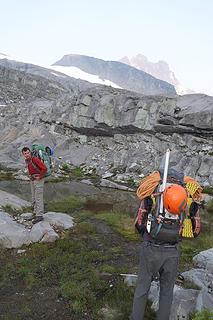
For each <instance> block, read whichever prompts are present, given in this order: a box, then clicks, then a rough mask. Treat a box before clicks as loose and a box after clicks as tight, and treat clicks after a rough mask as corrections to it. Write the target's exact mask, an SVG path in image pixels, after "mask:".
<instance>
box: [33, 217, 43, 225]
mask: <svg viewBox="0 0 213 320" xmlns="http://www.w3.org/2000/svg"><path fill="white" fill-rule="evenodd" d="M43 220H44V218H43V216H36V217H35V218H33V220H32V223H33V224H35V223H38V222H40V221H43Z"/></svg>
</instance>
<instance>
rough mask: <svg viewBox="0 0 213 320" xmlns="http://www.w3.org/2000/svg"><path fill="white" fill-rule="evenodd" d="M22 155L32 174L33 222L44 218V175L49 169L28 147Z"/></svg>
mask: <svg viewBox="0 0 213 320" xmlns="http://www.w3.org/2000/svg"><path fill="white" fill-rule="evenodd" d="M22 155H23V156H24V158H25V163H26V166H27V169H28V173H29V176H30V185H31V193H32V205H33V213H34V216H35V217H34V219H33V223H37V222H39V221H42V220H43V214H44V200H43V195H44V175H45V173H46V171H47V167H46V166H45V164H44V163H43V162H42V161H41V160H40V159H39V158H36V157H33V156H32V154H31V151H30V149H29V148H28V147H24V148H23V149H22Z"/></svg>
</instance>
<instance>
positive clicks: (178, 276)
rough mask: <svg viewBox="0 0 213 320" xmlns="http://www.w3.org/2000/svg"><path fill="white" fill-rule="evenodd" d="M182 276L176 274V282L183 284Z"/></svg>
mask: <svg viewBox="0 0 213 320" xmlns="http://www.w3.org/2000/svg"><path fill="white" fill-rule="evenodd" d="M184 280H185V279H184V276H183V275H182V274H181V273H178V275H177V278H176V282H179V283H183V282H184Z"/></svg>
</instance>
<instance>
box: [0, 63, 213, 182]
mask: <svg viewBox="0 0 213 320" xmlns="http://www.w3.org/2000/svg"><path fill="white" fill-rule="evenodd" d="M23 68H24V66H23ZM27 70H28V72H25V71H19V70H18V69H17V68H15V69H14V68H11V67H5V66H1V64H0V105H1V106H0V129H1V130H0V139H1V144H0V150H1V152H0V163H1V164H4V165H7V166H10V167H16V168H21V167H23V160H22V158H21V155H20V150H21V148H22V147H23V146H24V145H29V146H30V145H31V143H32V142H39V143H45V144H49V145H50V146H54V149H55V157H56V158H58V157H60V158H61V161H63V162H66V163H70V164H72V165H75V166H85V167H87V168H88V170H89V169H91V170H96V172H97V173H98V174H99V175H101V176H105V177H111V179H113V180H114V181H116V182H125V181H129V180H134V179H136V180H137V179H140V177H142V176H143V175H145V174H147V173H149V172H150V171H153V170H154V169H155V168H157V167H158V166H159V163H160V160H161V158H162V156H163V154H164V153H165V150H166V149H167V148H168V147H169V148H170V149H171V150H172V153H171V162H170V164H171V165H172V166H173V167H176V168H177V169H181V170H184V171H185V174H188V175H192V176H193V177H196V178H197V179H198V180H199V181H200V182H201V183H202V184H204V185H213V165H212V155H213V98H212V97H209V96H206V95H186V96H183V97H178V96H175V97H168V96H162V95H160V96H144V95H140V94H137V93H133V92H129V91H126V90H121V89H115V88H111V87H105V86H95V87H88V86H87V85H86V86H83V88H82V87H80V86H79V85H78V86H77V87H75V86H74V85H73V84H70V82H64V83H63V82H62V81H61V79H60V77H57V76H54V75H53V77H54V80H53V79H50V78H48V77H47V76H44V75H38V74H37V75H35V74H31V73H29V69H27ZM42 72H43V71H42ZM67 81H68V80H67ZM75 81H76V82H78V81H77V80H75ZM67 83H69V84H67Z"/></svg>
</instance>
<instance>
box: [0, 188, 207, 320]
mask: <svg viewBox="0 0 213 320" xmlns="http://www.w3.org/2000/svg"><path fill="white" fill-rule="evenodd" d="M69 201H71V200H69ZM65 202H66V201H64V200H63V202H61V201H59V202H57V201H56V202H55V203H52V202H51V203H50V204H49V205H50V206H52V209H53V208H54V206H55V209H56V208H57V211H59V210H60V209H62V208H63V209H64V212H66V214H61V213H50V212H49V213H46V214H45V215H46V218H45V221H44V222H39V223H37V224H36V225H34V226H32V224H31V222H30V220H29V219H30V213H29V212H28V213H21V211H20V210H21V207H22V206H24V207H26V206H27V208H28V209H29V203H28V202H26V201H24V200H21V199H20V198H18V197H16V196H14V195H11V194H9V193H6V192H4V191H1V193H0V203H1V206H2V207H1V212H0V213H1V215H0V219H1V220H0V221H1V223H0V226H2V223H3V224H4V228H3V229H2V230H1V243H2V245H4V246H5V247H6V248H8V247H10V248H11V249H4V248H2V249H1V258H0V262H1V263H0V266H1V267H0V269H1V272H0V274H1V276H0V283H1V294H2V297H3V298H2V299H1V302H0V314H1V316H2V318H3V319H11V320H13V319H14V320H15V319H21V320H22V319H27V320H28V319H35V320H37V319H58V318H61V319H67V320H68V319H69V320H70V319H73V320H75V319H76V320H77V319H83V320H92V319H93V320H95V319H97V320H100V319H103V320H104V319H106V320H110V319H114V320H116V319H120V320H121V319H122V320H125V319H126V320H127V319H128V315H129V313H130V310H131V303H132V298H133V292H134V287H128V286H126V284H125V283H124V280H127V279H128V278H130V282H132V276H131V277H130V276H128V277H126V276H124V275H125V274H126V275H127V274H132V275H135V274H137V265H138V250H139V246H140V239H139V238H138V236H137V234H134V232H133V228H132V223H131V220H130V217H129V215H128V214H127V213H124V212H123V213H121V212H120V213H119V212H117V213H116V212H115V211H103V208H97V210H96V211H95V212H91V211H88V208H87V209H86V208H85V207H82V204H81V203H80V202H79V201H76V200H74V198H72V202H70V204H69V205H65ZM59 204H60V206H59ZM74 204H75V205H74ZM15 208H16V210H14V209H15ZM78 208H79V209H78ZM12 209H13V210H12ZM85 209H86V210H85ZM6 210H7V211H10V214H9V213H6V212H4V213H3V211H6ZM61 211H62V210H61ZM11 215H12V216H11ZM71 216H72V217H71ZM73 218H74V221H75V224H74V225H73ZM204 221H205V219H204ZM208 221H209V222H211V221H212V220H211V218H210V220H209V219H208ZM14 224H15V225H16V226H17V228H18V226H22V227H23V228H25V229H27V230H28V232H29V234H31V237H30V239H31V241H30V242H31V244H30V242H29V238H28V239H27V238H26V237H25V240H27V242H26V245H23V244H21V243H20V237H19V235H18V232H15V234H11V233H10V232H9V233H7V230H8V226H9V225H10V227H11V226H13V227H14ZM50 226H52V228H51V227H50ZM70 228H71V229H70ZM203 228H204V229H205V230H203V231H205V232H204V234H203V235H201V236H200V237H199V238H197V239H194V240H193V241H191V242H190V243H189V241H186V242H183V244H182V252H183V253H182V262H181V266H180V268H181V271H184V270H186V268H188V271H186V272H184V273H183V275H184V277H185V281H184V283H182V285H181V286H180V283H178V285H176V287H175V291H174V304H173V311H172V316H171V320H176V319H177V318H176V315H177V314H178V315H179V316H181V317H186V315H187V314H189V313H191V312H193V311H195V310H201V309H202V308H203V306H205V307H208V308H210V309H211V308H212V306H213V298H212V297H213V296H212V292H213V291H212V288H213V286H212V284H213V277H212V271H213V270H212V266H213V251H212V249H209V250H204V251H202V249H205V248H206V249H207V248H208V247H209V245H210V243H211V241H212V240H211V236H210V234H209V230H210V229H211V228H210V229H209V223H208V224H207V225H206V226H205V224H204V227H203ZM64 229H67V231H63V230H64ZM50 231H51V232H50ZM49 232H50V233H49ZM53 232H54V235H57V236H56V237H52V234H53ZM48 233H49V234H48ZM3 234H4V235H6V236H4V237H3V236H2V235H3ZM10 237H12V238H11V239H12V242H10V246H8V243H9V242H8V240H9V238H10ZM16 237H17V238H16ZM33 237H34V240H33V241H32V238H33ZM5 239H7V241H6V242H5ZM207 239H208V240H207ZM56 240H57V241H56ZM53 241H56V242H53ZM36 242H40V244H38V243H36ZM33 243H34V244H33ZM17 247H20V248H17ZM201 248H202V249H201ZM199 250H200V251H202V252H201V253H200V254H198V255H196V254H195V253H198V252H199ZM189 253H190V254H189ZM192 257H193V260H192ZM193 261H194V262H193ZM121 274H122V276H121ZM134 280H135V276H134ZM133 282H134V281H133ZM127 283H129V280H128V281H127ZM158 291H159V285H158V282H153V284H152V287H151V292H150V299H151V301H152V302H153V305H152V307H153V308H154V309H155V308H156V307H157V297H158ZM35 301H36V302H37V303H36V304H35V303H34V302H35ZM121 301H122V303H121ZM149 308H150V306H149ZM149 308H148V310H147V313H146V319H150V320H151V319H154V318H155V317H154V312H153V311H151V309H149Z"/></svg>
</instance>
